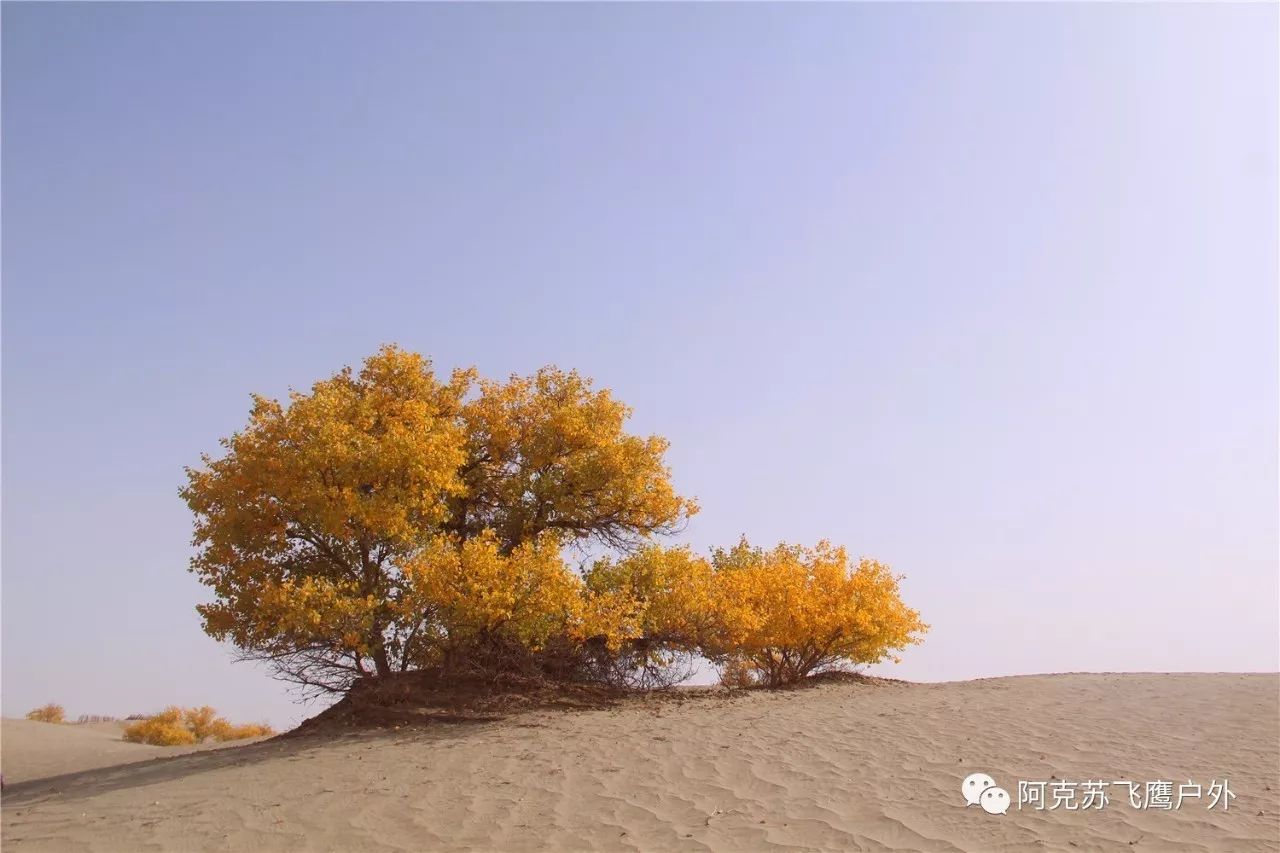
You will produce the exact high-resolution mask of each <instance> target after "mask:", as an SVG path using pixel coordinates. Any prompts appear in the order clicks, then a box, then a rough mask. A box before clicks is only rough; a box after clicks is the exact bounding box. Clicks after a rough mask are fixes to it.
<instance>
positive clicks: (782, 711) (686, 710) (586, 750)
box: [3, 674, 1280, 853]
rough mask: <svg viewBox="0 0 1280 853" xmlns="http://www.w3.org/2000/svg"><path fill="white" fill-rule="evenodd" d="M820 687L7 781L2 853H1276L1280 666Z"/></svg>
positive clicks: (522, 716)
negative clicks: (968, 783) (1151, 794)
mask: <svg viewBox="0 0 1280 853" xmlns="http://www.w3.org/2000/svg"><path fill="white" fill-rule="evenodd" d="M831 681H832V682H833V683H828V684H825V685H820V686H816V687H813V688H812V689H803V690H790V691H743V692H739V693H731V694H726V693H715V692H713V691H700V692H694V693H691V694H678V695H679V696H680V697H681V698H667V699H657V698H654V697H647V698H639V699H625V700H619V701H610V702H609V703H607V704H604V705H602V706H598V707H588V708H585V709H580V710H578V711H576V712H573V713H565V712H563V711H562V710H558V709H548V708H537V707H535V708H533V709H531V710H528V711H525V712H523V713H518V714H513V715H511V716H509V717H506V718H504V719H501V720H497V721H480V722H477V723H475V724H474V725H416V726H407V727H402V728H401V729H399V730H397V729H395V728H394V727H393V728H388V729H384V730H376V729H375V730H370V729H367V728H366V729H360V728H346V729H341V728H338V727H334V728H323V727H319V726H318V727H316V728H314V729H313V730H312V732H311V733H310V734H307V733H305V732H304V733H303V734H300V735H297V736H294V737H289V738H275V739H273V740H269V741H265V742H262V743H258V744H254V745H250V746H244V747H236V748H230V749H221V750H217V751H214V752H208V753H202V754H198V755H184V756H180V757H177V758H172V759H168V760H164V761H149V762H144V763H141V764H133V765H129V766H127V767H119V768H105V769H98V770H91V771H88V772H84V773H80V774H78V775H76V776H71V777H60V778H57V779H44V780H38V781H30V782H26V783H22V784H18V785H11V786H9V787H8V788H7V789H6V791H5V796H4V800H3V843H4V848H5V850H6V851H9V850H15V851H37V850H57V851H64V850H86V851H95V850H101V851H123V850H145V849H160V850H224V851H225V850H232V851H235V850H246V851H247V850H253V851H276V850H301V851H311V850H315V851H366V850H367V851H374V850H377V851H386V850H414V851H421V850H441V851H445V850H449V851H454V850H486V851H490V850H554V851H577V850H605V851H612V850H619V851H621V850H642V851H663V850H726V851H734V850H742V851H757V850H773V849H792V850H796V849H801V850H854V851H856V850H866V851H883V850H906V851H911V850H917V851H925V850H928V851H952V853H954V851H1011V852H1012V851H1024V850H1054V851H1056V850H1061V851H1068V853H1077V852H1078V851H1082V850H1095V851H1107V850H1126V851H1132V850H1138V851H1141V850H1148V851H1162V853H1163V851H1171V852H1172V853H1177V851H1187V853H1191V851H1225V853H1250V851H1276V850H1280V778H1277V777H1278V776H1280V676H1276V675H1158V674H1157V675H1053V676H1027V677H1019V678H1000V679H986V680H981V681H971V682H955V683H948V684H902V683H886V682H864V681H858V680H853V681H849V680H848V679H831ZM409 692H411V691H409ZM419 698H420V697H419ZM417 701H419V699H412V700H411V701H410V702H407V703H405V705H406V707H415V706H414V702H417ZM352 704H353V705H354V704H356V703H355V702H353V703H352ZM352 713H353V714H358V713H360V712H359V711H357V710H353V711H352ZM6 725H7V723H6ZM6 737H7V736H6ZM975 772H982V773H988V774H990V775H991V776H992V777H994V778H995V779H996V780H997V781H998V782H999V783H1000V784H1001V785H1003V786H1004V787H1006V788H1008V789H1009V790H1010V791H1011V792H1012V791H1015V790H1016V787H1017V781H1018V780H1031V781H1035V780H1040V781H1044V782H1051V781H1055V780H1058V781H1060V780H1074V781H1075V782H1080V781H1083V780H1108V781H1114V780H1130V781H1139V782H1141V781H1156V780H1173V781H1174V782H1186V781H1187V780H1189V779H1190V780H1195V781H1196V782H1199V783H1203V784H1205V785H1206V786H1207V785H1208V784H1209V782H1210V781H1211V780H1213V779H1219V780H1220V779H1223V778H1226V779H1228V780H1229V783H1230V788H1231V790H1232V791H1233V793H1234V794H1235V799H1234V800H1232V801H1230V804H1229V808H1228V809H1227V810H1225V811H1224V810H1222V809H1220V808H1219V809H1209V808H1207V807H1206V801H1205V800H1199V801H1194V802H1188V803H1187V804H1184V805H1183V806H1182V807H1181V808H1179V809H1168V810H1162V809H1154V808H1148V809H1142V808H1139V809H1135V808H1133V807H1132V806H1131V804H1130V803H1129V802H1128V798H1127V797H1126V796H1125V795H1124V794H1122V793H1120V792H1119V791H1118V790H1114V789H1113V790H1112V791H1111V793H1110V801H1109V803H1108V804H1107V805H1106V807H1105V808H1103V809H1101V810H1096V809H1088V810H1079V809H1078V808H1076V809H1066V808H1058V809H1052V810H1050V809H1046V810H1036V809H1033V808H1024V809H1023V810H1021V811H1019V810H1017V809H1011V810H1010V811H1009V812H1008V813H1007V814H1003V815H992V814H987V813H985V812H983V811H982V810H981V809H980V808H978V807H976V806H969V807H966V806H965V805H964V802H963V798H962V795H961V783H962V781H963V780H964V778H965V777H966V776H968V775H969V774H971V773H975Z"/></svg>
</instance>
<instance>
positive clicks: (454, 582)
mask: <svg viewBox="0 0 1280 853" xmlns="http://www.w3.org/2000/svg"><path fill="white" fill-rule="evenodd" d="M405 574H406V575H407V576H408V578H409V580H410V585H411V591H410V593H409V594H408V595H407V596H406V598H405V603H406V604H407V605H408V606H409V607H411V608H413V609H415V610H429V611H431V612H432V613H433V615H434V617H435V624H436V625H437V627H438V629H439V630H440V631H441V632H442V633H443V635H444V637H445V638H446V640H447V641H448V643H449V644H451V645H457V644H459V643H462V644H465V643H467V642H469V641H471V640H475V639H477V638H482V637H483V638H489V637H495V636H501V637H505V638H510V639H512V640H515V641H517V642H519V643H521V644H522V645H524V646H526V647H528V648H530V649H533V650H537V649H538V648H540V647H541V646H542V645H543V644H544V643H546V641H547V640H548V639H550V638H551V637H553V636H557V635H562V634H566V633H576V632H577V630H578V626H579V625H580V624H581V617H582V596H581V594H580V588H581V585H582V582H581V580H580V579H579V578H578V577H577V576H576V575H574V574H573V572H571V571H570V570H569V568H568V567H567V566H566V565H565V563H564V561H563V560H562V559H561V558H560V554H559V550H558V548H557V547H556V541H555V538H554V537H551V536H544V537H542V538H540V539H539V540H537V541H535V542H531V543H526V544H523V545H520V546H518V547H517V548H516V549H515V550H514V551H512V552H511V554H509V555H504V554H502V553H501V550H500V548H499V543H498V538H497V536H496V535H495V534H493V533H492V532H490V531H486V532H484V533H482V534H480V535H479V536H477V537H476V538H474V539H468V540H466V541H464V542H462V543H460V544H459V543H455V542H453V541H451V540H449V539H447V538H444V537H440V538H438V539H436V540H435V541H433V542H432V543H431V544H430V545H429V546H428V547H427V548H425V549H424V550H423V552H422V553H421V554H420V555H419V556H418V557H417V558H415V559H414V560H413V561H411V562H410V563H409V564H408V565H406V566H405Z"/></svg>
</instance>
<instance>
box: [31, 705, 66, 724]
mask: <svg viewBox="0 0 1280 853" xmlns="http://www.w3.org/2000/svg"><path fill="white" fill-rule="evenodd" d="M27 719H28V720H35V721H36V722H37V723H65V722H66V721H67V712H66V711H65V710H64V709H63V707H62V706H61V705H58V704H56V703H54V702H50V703H49V704H48V705H43V706H41V707H39V708H36V709H35V710H32V711H28V712H27Z"/></svg>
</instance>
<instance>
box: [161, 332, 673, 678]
mask: <svg viewBox="0 0 1280 853" xmlns="http://www.w3.org/2000/svg"><path fill="white" fill-rule="evenodd" d="M629 414H630V410H629V409H628V408H627V407H626V406H625V405H623V404H622V403H620V402H619V401H617V400H615V399H614V398H613V396H612V395H611V394H610V393H609V392H608V391H607V390H596V389H594V388H593V387H592V385H591V382H590V381H589V380H587V379H585V378H583V377H581V376H579V375H578V374H577V373H574V372H564V371H560V370H558V369H555V368H545V369H543V370H541V371H539V372H537V373H536V374H534V375H533V376H531V377H518V376H513V377H511V378H510V379H509V380H507V381H505V382H494V381H487V380H478V379H477V377H476V374H475V371H474V370H459V371H455V372H454V373H453V374H452V375H451V376H450V377H449V378H448V379H447V380H441V379H439V378H437V376H436V375H435V373H434V372H433V370H432V367H431V364H430V362H429V361H428V360H427V359H425V358H423V357H422V356H421V355H418V354H416V353H411V352H406V351H404V350H401V349H399V348H397V347H394V346H388V347H384V348H383V349H381V350H380V351H379V352H378V353H376V354H375V355H373V356H371V357H370V358H368V359H366V360H365V362H364V365H363V367H362V369H361V370H360V371H359V372H358V373H356V372H354V371H352V370H350V369H343V370H341V371H339V372H338V373H337V374H335V375H334V376H332V377H331V378H329V379H325V380H322V381H320V382H317V383H316V384H315V385H314V386H312V388H311V389H310V391H308V392H293V393H291V394H290V395H289V399H288V401H287V402H286V403H281V402H279V401H277V400H272V399H267V398H264V397H257V396H255V397H254V398H253V407H252V410H251V412H250V415H249V422H248V424H247V425H246V426H245V428H244V429H243V430H241V431H240V432H237V433H236V434H234V435H232V436H231V437H230V438H227V439H224V440H223V441H222V447H223V450H224V452H223V454H222V455H221V456H219V457H217V458H213V457H208V456H206V457H203V458H202V464H201V465H200V466H198V467H196V468H192V469H188V471H187V484H186V486H185V487H184V488H183V489H182V492H181V494H182V497H183V498H184V500H185V501H186V502H187V504H188V506H189V507H190V508H191V510H192V512H193V513H194V514H195V536H194V544H195V545H196V547H197V549H198V552H197V554H196V556H195V557H194V558H193V560H192V566H191V568H192V571H193V572H195V574H196V575H197V577H198V578H199V579H200V580H201V582H203V583H204V584H206V585H207V586H209V587H210V588H211V590H212V592H213V601H212V602H210V603H208V604H203V605H201V606H200V607H199V608H198V610H199V612H200V613H201V615H202V616H203V617H204V626H205V630H206V631H207V632H208V633H209V634H210V635H212V636H213V637H215V638H217V639H220V640H227V641H230V642H232V643H233V644H234V645H235V646H237V647H238V648H239V649H240V650H241V653H242V654H243V656H245V657H247V658H251V659H257V660H265V661H268V662H270V663H271V664H272V665H273V666H274V667H275V669H276V671H277V672H278V673H279V674H280V675H281V676H282V677H284V678H286V679H288V680H291V681H293V682H295V683H298V684H301V685H304V686H305V687H308V688H314V689H321V690H340V689H343V688H345V687H346V686H348V685H349V684H350V683H351V681H352V680H353V679H355V678H358V677H361V676H367V675H388V674H390V673H393V672H398V671H404V670H407V669H413V668H416V667H420V666H424V665H428V664H431V663H435V662H437V661H438V660H439V658H440V655H441V654H442V652H443V650H444V648H445V647H446V646H449V645H450V644H453V645H455V646H456V643H457V642H459V641H460V639H459V638H463V637H467V636H471V637H490V636H497V635H499V634H504V632H505V633H510V632H514V635H515V636H517V637H521V638H523V639H524V640H526V641H530V642H532V641H534V640H538V639H539V638H540V637H541V636H542V633H543V632H544V631H545V630H547V629H548V628H549V626H551V625H553V623H554V627H555V628H556V629H557V630H565V631H569V630H570V629H573V630H575V631H578V632H581V631H583V630H587V628H588V626H589V625H590V624H592V622H593V620H594V622H595V623H598V624H603V623H602V622H601V617H599V616H598V615H596V616H594V617H593V616H592V612H591V610H590V608H588V607H587V606H586V605H585V604H584V603H583V596H582V595H581V593H580V589H579V587H580V583H581V582H580V579H578V578H577V577H576V576H575V575H573V574H572V572H571V571H570V570H569V569H568V567H567V566H565V565H564V564H563V562H562V561H560V560H559V558H558V549H559V548H561V547H563V546H565V545H567V544H570V543H572V542H585V541H591V540H594V541H596V542H599V543H602V544H604V545H607V546H613V547H622V548H630V547H634V546H636V545H638V544H639V543H641V542H643V541H645V540H647V539H648V538H649V537H651V536H654V535H660V534H663V533H669V532H672V531H674V530H676V529H678V528H679V526H680V524H681V523H682V522H683V520H684V519H685V518H687V517H688V516H689V515H691V514H693V513H694V512H696V510H697V507H696V505H695V504H694V503H693V502H692V501H690V500H688V499H685V498H683V497H681V496H679V495H678V494H676V492H675V490H674V489H673V487H672V485H671V482H670V474H669V472H668V470H667V468H666V466H665V463H664V462H663V455H664V453H665V451H666V448H667V443H666V441H665V440H663V439H661V438H658V437H656V436H653V437H648V438H644V437H638V436H633V435H630V434H629V433H627V432H626V430H625V421H626V419H627V417H628V416H629ZM451 554H452V556H450V555H451ZM553 555H554V559H553ZM530 572H532V573H533V577H536V578H538V584H537V585H538V586H539V587H541V586H542V585H546V587H547V590H548V592H547V597H546V600H544V601H543V604H544V605H545V606H547V607H552V608H553V609H555V608H560V610H561V611H564V610H565V607H564V606H562V605H564V601H562V600H561V599H562V598H563V597H564V596H565V595H568V592H566V591H567V590H573V594H574V595H575V596H576V599H575V603H574V604H573V605H572V607H570V608H569V610H571V611H572V612H568V611H565V612H563V613H560V612H559V611H557V613H559V615H557V616H556V618H555V619H550V620H548V619H547V618H545V617H546V616H547V614H546V613H541V614H538V613H535V612H533V611H531V610H529V609H528V608H525V609H524V610H521V611H519V612H514V613H510V614H506V615H505V616H503V617H502V618H503V619H505V620H506V621H502V622H501V624H493V623H486V622H485V621H484V620H483V619H480V617H481V616H483V615H484V614H486V613H488V614H490V615H492V613H494V612H499V615H501V613H500V611H501V608H498V610H497V611H494V609H493V608H494V603H493V602H492V601H490V602H488V603H486V604H484V605H477V604H476V602H475V601H470V600H466V599H467V596H471V595H476V596H480V595H484V594H487V593H486V589H488V590H489V592H492V589H491V588H492V587H495V586H501V585H502V584H505V583H507V582H508V580H509V578H510V577H517V578H519V577H525V575H527V574H528V573H530ZM486 573H487V574H486ZM504 573H505V574H504ZM521 573H525V575H522V574H521ZM538 573H541V574H538ZM486 584H487V585H488V587H486ZM575 584H577V585H578V586H575ZM557 596H559V598H557ZM522 620H523V621H522ZM557 620H559V621H557Z"/></svg>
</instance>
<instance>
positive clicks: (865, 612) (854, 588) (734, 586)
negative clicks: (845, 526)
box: [703, 540, 928, 686]
mask: <svg viewBox="0 0 1280 853" xmlns="http://www.w3.org/2000/svg"><path fill="white" fill-rule="evenodd" d="M712 565H713V568H714V572H713V581H712V592H711V610H712V613H713V614H714V619H713V622H714V628H713V629H712V630H711V631H710V632H709V633H708V635H707V636H706V637H705V639H704V643H703V648H704V653H705V654H707V655H708V657H711V658H712V659H719V660H721V661H731V662H733V665H734V667H736V668H737V669H738V670H742V669H743V666H744V664H749V665H750V666H751V667H754V669H755V673H756V675H757V677H758V678H759V679H760V680H762V681H763V682H764V683H767V684H769V685H773V686H777V685H782V684H791V683H794V682H796V681H799V680H800V679H802V678H804V677H805V676H807V675H810V674H812V673H815V672H820V671H823V670H826V669H830V668H832V667H837V666H841V665H849V664H872V663H879V662H881V661H883V660H886V659H891V660H895V661H896V660H897V658H896V657H894V655H893V652H895V651H897V650H900V649H903V648H905V647H907V646H910V645H914V644H916V643H918V642H920V639H921V635H922V634H923V633H924V632H925V631H926V630H928V626H927V625H925V624H924V622H922V621H921V620H920V614H919V613H917V612H916V611H915V610H912V609H911V608H909V607H907V606H906V605H905V604H904V603H903V602H902V599H901V598H900V597H899V594H898V580H899V577H898V576H897V575H894V574H893V573H892V572H891V571H890V570H889V568H888V567H887V566H885V565H883V564H882V563H878V562H876V561H875V560H865V559H864V560H861V561H859V562H858V563H857V564H856V565H851V564H850V562H849V558H848V555H847V554H846V552H845V549H844V548H842V547H834V546H832V545H831V544H830V543H828V542H825V541H824V542H820V543H818V545H817V546H816V547H814V548H804V547H799V546H792V545H779V546H778V547H776V548H774V549H772V550H768V551H766V550H764V549H761V548H754V547H752V546H750V545H749V544H747V543H746V541H745V540H744V541H743V542H740V543H739V544H738V545H737V546H735V547H733V548H731V549H727V550H725V549H721V550H717V551H716V552H715V553H714V555H713V558H712ZM734 677H735V678H739V677H740V673H737V674H735V676H734Z"/></svg>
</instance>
